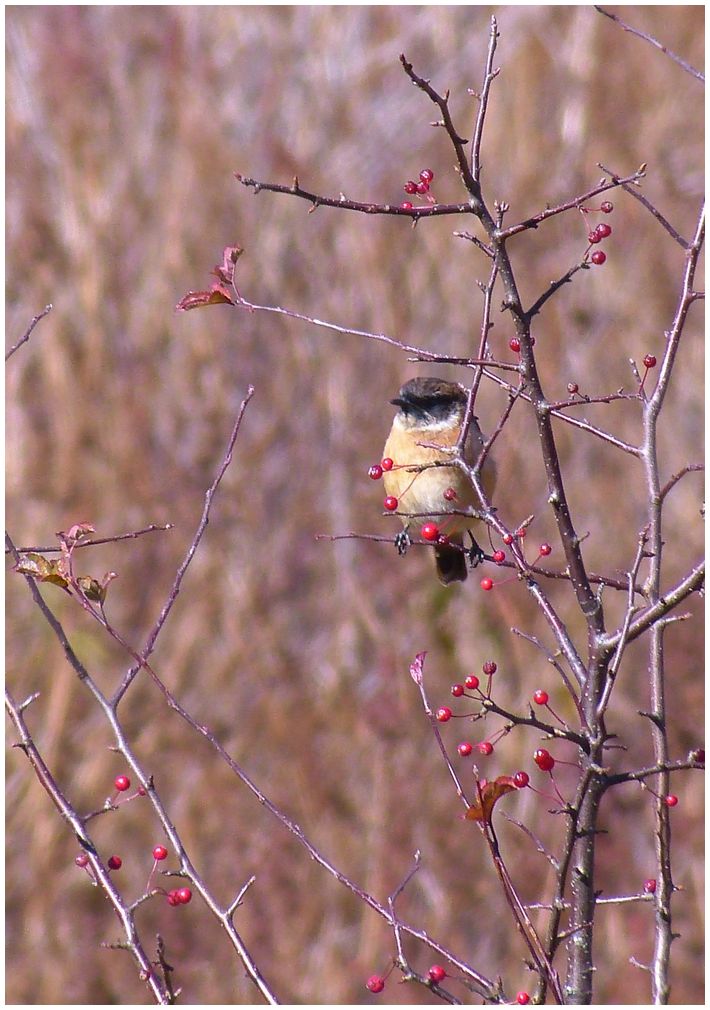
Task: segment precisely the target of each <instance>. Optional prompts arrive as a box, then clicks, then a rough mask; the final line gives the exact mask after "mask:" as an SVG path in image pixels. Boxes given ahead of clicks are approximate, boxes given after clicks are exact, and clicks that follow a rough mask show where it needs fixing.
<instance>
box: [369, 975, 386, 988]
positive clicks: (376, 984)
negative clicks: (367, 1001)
mask: <svg viewBox="0 0 710 1010" xmlns="http://www.w3.org/2000/svg"><path fill="white" fill-rule="evenodd" d="M366 985H367V988H368V989H369V990H370V992H382V990H383V989H384V987H385V980H384V979H383V978H382V976H381V975H371V976H370V977H369V978H368V980H367V982H366Z"/></svg>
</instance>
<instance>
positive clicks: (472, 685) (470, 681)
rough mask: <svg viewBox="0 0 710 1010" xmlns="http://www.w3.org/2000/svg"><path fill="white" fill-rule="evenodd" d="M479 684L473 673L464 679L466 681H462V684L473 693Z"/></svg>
mask: <svg viewBox="0 0 710 1010" xmlns="http://www.w3.org/2000/svg"><path fill="white" fill-rule="evenodd" d="M480 683H481V682H480V680H479V679H478V677H477V676H476V675H475V674H474V673H472V674H470V676H468V677H466V680H465V681H464V684H465V685H466V687H467V688H468V689H469V691H475V690H476V688H477V687H478V685H479V684H480Z"/></svg>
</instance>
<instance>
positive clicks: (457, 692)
mask: <svg viewBox="0 0 710 1010" xmlns="http://www.w3.org/2000/svg"><path fill="white" fill-rule="evenodd" d="M463 691H464V687H463V684H452V685H451V693H452V694H453V696H454V698H460V697H461V695H462V694H463Z"/></svg>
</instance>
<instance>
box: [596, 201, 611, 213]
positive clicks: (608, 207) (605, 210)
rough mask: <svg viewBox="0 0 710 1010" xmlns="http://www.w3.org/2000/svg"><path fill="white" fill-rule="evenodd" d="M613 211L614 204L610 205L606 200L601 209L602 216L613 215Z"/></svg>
mask: <svg viewBox="0 0 710 1010" xmlns="http://www.w3.org/2000/svg"><path fill="white" fill-rule="evenodd" d="M613 209H614V204H613V203H610V202H609V201H608V200H605V201H604V203H603V204H602V205H601V207H600V208H599V210H600V211H601V212H602V214H611V212H612V211H613Z"/></svg>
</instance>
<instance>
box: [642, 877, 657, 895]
mask: <svg viewBox="0 0 710 1010" xmlns="http://www.w3.org/2000/svg"><path fill="white" fill-rule="evenodd" d="M643 889H644V891H645V892H646V894H655V893H656V881H655V880H654V879H653V877H649V878H648V880H644V882H643Z"/></svg>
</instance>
